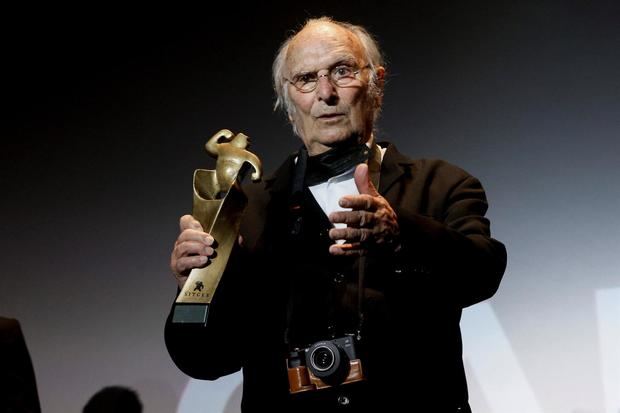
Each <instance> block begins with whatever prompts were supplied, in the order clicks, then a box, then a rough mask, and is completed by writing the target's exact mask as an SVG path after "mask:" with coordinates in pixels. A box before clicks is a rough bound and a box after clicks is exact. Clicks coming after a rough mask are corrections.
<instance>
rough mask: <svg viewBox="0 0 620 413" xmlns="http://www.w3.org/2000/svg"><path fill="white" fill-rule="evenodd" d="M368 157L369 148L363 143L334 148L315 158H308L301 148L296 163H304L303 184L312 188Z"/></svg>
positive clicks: (304, 150) (304, 149) (305, 151)
mask: <svg viewBox="0 0 620 413" xmlns="http://www.w3.org/2000/svg"><path fill="white" fill-rule="evenodd" d="M369 156H370V148H368V146H367V145H366V144H365V143H361V144H356V145H346V146H344V145H343V146H336V147H334V148H331V149H330V150H328V151H327V152H323V153H322V154H320V155H315V156H308V152H307V150H306V148H305V147H302V148H301V149H300V151H299V159H298V162H301V165H300V166H302V165H304V163H305V169H306V170H305V174H304V176H305V179H304V183H305V185H306V186H312V185H317V184H320V183H322V182H325V181H327V180H328V179H329V178H332V177H334V176H338V175H340V174H342V173H344V172H346V171H348V170H350V169H352V168H353V167H355V166H356V165H359V164H360V163H364V162H366V161H367V160H368V157H369ZM304 161H305V162H304Z"/></svg>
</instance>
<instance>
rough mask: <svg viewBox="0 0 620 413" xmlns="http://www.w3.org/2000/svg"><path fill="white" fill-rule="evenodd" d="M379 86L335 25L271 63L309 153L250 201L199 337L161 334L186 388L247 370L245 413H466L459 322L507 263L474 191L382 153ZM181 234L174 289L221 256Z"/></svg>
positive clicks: (301, 35) (314, 28)
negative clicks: (187, 381)
mask: <svg viewBox="0 0 620 413" xmlns="http://www.w3.org/2000/svg"><path fill="white" fill-rule="evenodd" d="M385 73H386V72H385V68H384V64H383V60H382V57H381V53H380V52H379V49H378V46H377V44H376V42H375V41H374V40H373V38H372V37H371V36H370V35H369V34H368V33H367V32H366V31H365V30H364V29H363V28H361V27H359V26H354V25H350V24H348V23H342V22H338V21H333V20H331V19H328V18H320V19H313V20H309V21H308V22H307V23H306V25H305V26H304V27H303V28H302V29H301V30H300V31H299V32H298V33H296V34H295V35H294V36H292V37H291V38H289V39H288V40H286V41H285V42H284V44H283V45H282V47H281V48H280V51H279V53H278V55H277V57H276V59H275V62H274V66H273V76H274V86H275V90H276V94H277V103H276V106H279V107H282V108H283V109H284V110H285V112H286V114H287V116H288V118H289V120H290V121H291V124H292V125H293V129H294V131H295V133H296V134H297V135H298V136H299V137H300V138H301V140H302V142H303V146H302V147H301V149H300V150H299V151H298V152H297V153H295V154H293V155H292V156H291V157H289V158H288V159H287V160H286V161H285V162H284V164H283V165H282V166H281V167H280V168H279V169H278V170H277V171H276V173H275V174H274V176H273V177H272V178H270V179H266V180H265V181H264V182H263V183H261V184H251V185H248V186H247V188H246V192H247V193H248V197H249V206H248V208H247V210H246V214H245V216H244V218H243V222H242V226H241V234H242V237H243V242H241V243H240V245H238V246H237V247H236V248H235V249H234V250H233V253H232V255H231V258H230V261H229V264H228V268H227V271H226V273H225V274H224V276H223V278H222V281H221V284H220V286H219V287H218V290H217V294H216V295H215V297H214V299H213V302H212V304H211V308H210V314H209V322H208V324H207V326H206V327H203V326H189V325H179V324H174V323H171V322H170V319H169V320H168V323H167V325H166V344H167V346H168V350H169V352H170V354H171V356H172V358H173V360H174V361H175V363H176V364H177V366H179V368H180V369H181V370H183V371H184V372H186V373H187V374H189V375H190V376H192V377H196V378H201V379H207V380H213V379H216V378H218V377H221V376H223V375H226V374H229V373H232V372H235V371H238V370H239V369H241V368H242V369H243V377H244V383H243V401H242V410H243V411H244V412H258V411H261V412H262V411H265V410H267V411H289V412H304V411H308V412H330V411H351V412H360V411H385V412H392V411H411V412H418V411H419V412H467V411H469V406H468V402H467V400H468V397H467V386H466V382H465V374H464V370H463V362H462V357H461V336H460V330H459V320H460V316H461V311H462V308H463V307H465V306H468V305H471V304H474V303H476V302H479V301H481V300H484V299H486V298H489V297H490V296H492V295H493V294H494V292H495V291H496V290H497V288H498V285H499V282H500V280H501V278H502V275H503V272H504V269H505V265H506V252H505V249H504V246H503V245H502V244H501V243H500V242H498V241H496V240H494V239H493V238H491V237H490V232H489V221H488V220H487V219H486V218H484V214H485V212H486V209H487V202H486V198H485V194H484V191H483V189H482V187H481V185H480V183H479V182H478V180H477V179H475V178H474V177H472V176H471V175H469V174H467V173H466V172H465V171H463V170H461V169H459V168H457V167H455V166H452V165H450V164H448V163H446V162H443V161H437V160H411V159H409V158H407V157H405V156H403V155H401V154H400V153H399V152H398V151H397V150H396V148H395V147H394V145H391V144H388V143H377V142H376V141H375V137H374V135H373V126H374V123H375V121H376V119H377V117H378V114H379V111H380V108H381V103H382V95H383V85H384V79H385ZM180 226H181V233H180V235H179V237H178V239H177V241H176V244H175V247H174V250H173V252H172V257H171V268H172V271H173V273H174V274H175V276H176V279H177V282H178V284H179V285H180V286H182V285H183V284H184V282H185V281H186V279H187V276H188V274H189V271H190V270H191V269H193V268H197V267H203V266H205V265H207V264H208V261H209V260H210V259H211V258H210V257H212V255H213V254H214V251H217V248H214V246H215V245H216V244H214V240H213V238H212V237H211V236H210V235H209V234H207V233H205V232H203V228H202V227H201V226H200V224H199V223H198V222H197V221H196V220H195V219H193V218H192V217H191V216H189V215H186V216H184V217H182V218H181V223H180ZM337 359H339V360H340V367H342V369H340V370H338V369H336V367H337V366H336V367H334V365H335V364H337V363H338V360H337ZM343 366H344V367H343ZM334 369H336V370H338V371H336V370H334ZM332 370H333V371H332ZM308 371H310V372H311V373H312V375H313V376H314V377H318V379H314V378H313V379H312V380H315V381H312V380H311V381H310V382H304V381H303V378H300V377H302V376H303V377H306V374H308ZM332 373H333V374H332ZM306 378H307V377H306ZM316 380H318V381H316ZM308 383H310V384H308ZM317 383H318V385H317ZM313 384H314V385H313ZM302 390H303V391H302ZM207 410H208V409H206V410H205V411H207Z"/></svg>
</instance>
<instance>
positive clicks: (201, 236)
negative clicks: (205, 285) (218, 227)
mask: <svg viewBox="0 0 620 413" xmlns="http://www.w3.org/2000/svg"><path fill="white" fill-rule="evenodd" d="M179 227H180V229H181V233H180V234H179V237H178V238H177V240H176V242H175V244H174V248H173V250H172V254H171V257H170V269H171V270H172V272H173V273H174V275H175V277H176V278H177V280H178V281H179V284H180V285H181V282H184V281H185V278H186V276H187V275H188V274H189V272H190V271H191V270H192V269H194V268H201V267H204V266H206V265H207V264H208V262H209V258H210V257H213V255H214V254H215V250H214V247H215V245H214V244H215V240H214V239H213V237H212V236H211V235H209V234H207V233H206V232H204V231H203V228H202V225H201V224H200V222H198V220H196V219H195V218H194V217H192V216H191V215H184V216H183V217H181V219H180V221H179Z"/></svg>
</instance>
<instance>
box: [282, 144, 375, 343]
mask: <svg viewBox="0 0 620 413" xmlns="http://www.w3.org/2000/svg"><path fill="white" fill-rule="evenodd" d="M363 146H364V147H365V148H362V149H364V151H363V154H362V155H361V157H360V152H359V150H353V151H352V150H347V151H346V152H347V153H346V154H345V153H343V154H342V155H343V156H344V157H345V158H348V163H349V164H350V165H348V166H346V168H345V169H344V170H343V172H344V171H345V170H347V169H350V168H352V167H353V166H355V165H357V164H359V163H362V162H364V161H366V160H367V161H368V166H369V173H370V177H371V181H372V182H373V184H374V185H375V187H376V188H378V187H379V175H380V169H381V150H380V148H379V146H378V145H377V144H376V143H374V142H373V144H372V145H371V147H370V148H369V150H367V149H366V148H368V147H367V146H366V145H365V144H363ZM330 152H331V151H330ZM313 158H314V157H313ZM312 163H313V164H314V163H316V160H315V159H312ZM308 164H309V157H308V152H307V151H306V149H305V148H304V147H302V148H301V149H300V151H299V155H298V156H297V162H296V164H295V168H294V173H293V180H292V188H291V195H290V198H289V199H290V202H289V235H290V237H291V240H292V241H299V240H300V238H301V232H302V224H303V213H304V210H303V204H304V198H305V196H306V194H305V193H304V192H307V193H308V194H309V190H308V189H307V185H308V179H307V172H308V171H307V168H308ZM342 168H343V162H342V161H340V162H338V163H337V164H336V168H335V169H338V170H341V169H342ZM335 169H334V170H335ZM313 179H315V178H313ZM309 196H310V197H311V196H312V195H311V194H309ZM357 267H358V271H357V278H358V280H357V281H358V282H357V284H358V286H357V287H358V288H357V326H356V331H355V337H356V339H357V340H361V338H362V334H361V332H362V327H363V324H364V309H363V304H364V277H365V273H366V256H365V255H360V257H359V258H358V260H357ZM294 289H295V282H294V281H293V280H290V282H289V296H288V300H287V305H286V324H285V329H284V343H285V345H286V346H287V347H290V344H291V337H290V329H291V323H292V318H293V307H294V295H295V291H294ZM332 312H333V310H332ZM330 318H332V319H333V316H331V317H330ZM329 333H330V334H331V333H333V334H334V337H332V338H335V332H332V331H330V332H329Z"/></svg>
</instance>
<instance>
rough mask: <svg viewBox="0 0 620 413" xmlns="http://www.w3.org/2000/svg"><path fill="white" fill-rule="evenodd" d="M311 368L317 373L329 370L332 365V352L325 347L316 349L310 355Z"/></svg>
mask: <svg viewBox="0 0 620 413" xmlns="http://www.w3.org/2000/svg"><path fill="white" fill-rule="evenodd" d="M310 360H311V361H312V367H314V368H315V369H317V370H318V371H325V370H329V369H330V368H331V367H332V366H333V365H334V352H333V351H332V350H331V349H330V348H328V347H325V346H321V347H317V348H315V349H314V351H313V352H312V354H311V355H310Z"/></svg>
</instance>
